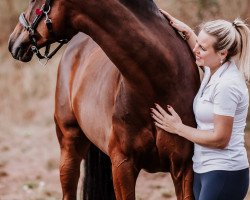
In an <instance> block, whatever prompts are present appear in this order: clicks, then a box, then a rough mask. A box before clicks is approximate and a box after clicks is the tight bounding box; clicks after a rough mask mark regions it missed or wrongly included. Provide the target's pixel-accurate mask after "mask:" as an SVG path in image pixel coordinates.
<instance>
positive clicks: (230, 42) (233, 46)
mask: <svg viewBox="0 0 250 200" xmlns="http://www.w3.org/2000/svg"><path fill="white" fill-rule="evenodd" d="M201 29H202V30H203V31H205V32H206V33H208V34H209V35H212V36H214V37H215V38H216V40H217V42H216V43H215V44H214V49H215V51H216V52H217V51H220V50H228V55H227V57H226V60H229V59H230V58H232V57H234V56H235V57H237V58H238V68H239V70H240V72H241V73H242V74H243V75H244V77H245V79H246V80H247V81H249V79H250V30H249V28H248V26H247V24H246V23H245V22H243V21H242V20H241V19H239V18H237V19H235V20H234V21H233V22H229V21H226V20H214V21H210V22H207V23H205V24H203V25H202V26H201Z"/></svg>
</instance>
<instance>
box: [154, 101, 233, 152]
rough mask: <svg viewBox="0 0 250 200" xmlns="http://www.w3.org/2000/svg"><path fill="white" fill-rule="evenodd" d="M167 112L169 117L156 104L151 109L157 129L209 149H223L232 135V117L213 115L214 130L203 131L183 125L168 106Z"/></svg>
mask: <svg viewBox="0 0 250 200" xmlns="http://www.w3.org/2000/svg"><path fill="white" fill-rule="evenodd" d="M168 111H169V112H170V113H171V115H169V114H168V113H167V112H166V111H165V110H164V109H163V108H162V107H160V106H159V105H158V104H156V109H154V108H152V117H153V118H154V119H155V125H156V126H158V127H159V128H162V129H163V130H165V131H167V132H169V133H174V134H177V135H179V136H181V137H184V138H186V139H187V140H189V141H191V142H194V143H196V144H199V145H202V146H206V147H210V148H217V149H223V148H225V147H226V146H227V145H228V142H229V140H230V137H231V133H232V127H233V119H234V118H233V117H228V116H222V115H215V116H214V130H213V131H204V130H198V129H195V128H192V127H189V126H186V125H184V124H183V123H182V121H181V119H180V117H179V115H178V114H177V113H176V112H175V110H174V109H173V108H172V107H170V106H168Z"/></svg>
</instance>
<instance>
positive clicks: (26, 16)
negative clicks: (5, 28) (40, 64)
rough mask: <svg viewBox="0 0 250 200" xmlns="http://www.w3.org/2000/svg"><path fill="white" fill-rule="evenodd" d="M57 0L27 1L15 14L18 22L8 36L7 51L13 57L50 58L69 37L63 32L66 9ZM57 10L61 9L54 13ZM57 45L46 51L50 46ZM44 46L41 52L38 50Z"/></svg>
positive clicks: (24, 58)
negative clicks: (18, 12)
mask: <svg viewBox="0 0 250 200" xmlns="http://www.w3.org/2000/svg"><path fill="white" fill-rule="evenodd" d="M63 9H64V6H63V3H62V1H59V0H54V1H51V0H30V1H29V5H28V8H27V9H26V11H25V12H23V13H21V15H20V16H19V22H18V24H17V25H16V27H15V29H14V31H13V32H12V34H11V35H10V38H9V51H10V52H11V54H12V56H13V57H14V58H15V59H18V60H20V61H23V62H29V61H30V60H31V59H32V56H33V54H34V53H35V54H36V55H37V56H38V58H39V59H43V58H46V59H49V58H51V57H52V56H53V55H54V54H55V53H56V52H57V51H58V50H59V48H60V47H61V46H62V45H63V44H64V43H66V42H67V41H68V40H69V39H71V38H72V37H73V35H72V34H70V35H67V33H68V32H67V31H61V30H67V28H66V27H67V23H68V21H67V16H65V15H66V14H67V12H63ZM58 11H61V12H58ZM55 42H58V43H60V44H59V46H58V47H57V48H56V49H55V50H54V51H53V52H52V53H49V50H50V45H51V44H52V43H55ZM43 47H46V50H45V55H41V53H40V52H39V49H41V48H43Z"/></svg>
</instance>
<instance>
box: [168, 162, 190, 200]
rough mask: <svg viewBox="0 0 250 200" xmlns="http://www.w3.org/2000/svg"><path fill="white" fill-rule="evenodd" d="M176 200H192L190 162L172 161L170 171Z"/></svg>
mask: <svg viewBox="0 0 250 200" xmlns="http://www.w3.org/2000/svg"><path fill="white" fill-rule="evenodd" d="M170 173H171V176H172V179H173V183H174V186H175V192H176V196H177V200H193V199H194V196H193V169H192V162H191V161H186V162H184V161H183V160H182V161H181V160H178V159H177V160H175V159H174V160H172V165H171V170H170Z"/></svg>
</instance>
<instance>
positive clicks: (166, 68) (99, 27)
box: [71, 0, 188, 89]
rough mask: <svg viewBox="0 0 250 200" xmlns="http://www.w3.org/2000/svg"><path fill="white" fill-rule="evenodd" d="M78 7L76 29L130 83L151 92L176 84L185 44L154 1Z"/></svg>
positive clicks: (102, 1) (105, 1) (107, 0)
mask: <svg viewBox="0 0 250 200" xmlns="http://www.w3.org/2000/svg"><path fill="white" fill-rule="evenodd" d="M78 2H80V1H78ZM145 2H146V3H145ZM143 3H144V4H143ZM82 4H83V5H82ZM75 8H76V9H75V11H74V14H73V15H71V16H72V19H71V21H72V26H73V27H74V28H75V29H77V31H81V32H85V33H87V34H88V35H89V36H90V37H92V38H93V39H94V40H95V41H96V42H97V44H98V45H99V46H100V47H101V48H102V49H103V50H104V51H105V53H106V54H107V55H108V57H109V58H110V59H111V60H112V62H113V63H114V64H115V65H116V67H117V68H118V69H119V71H120V72H121V74H122V75H123V77H124V79H125V80H126V81H127V82H128V83H131V84H133V85H137V86H139V87H140V88H141V87H143V88H145V89H149V88H148V87H150V85H151V86H152V84H153V85H155V86H157V85H158V86H161V85H162V81H165V84H166V82H168V81H173V76H176V74H177V73H178V69H177V67H176V60H177V59H181V58H177V57H178V49H177V48H176V45H177V46H178V45H179V46H180V47H182V46H185V45H183V43H182V42H181V41H180V38H178V36H177V35H176V33H175V32H174V31H173V29H172V28H171V27H170V26H169V23H168V22H167V20H166V19H165V18H164V17H162V15H161V14H160V13H159V11H158V9H157V7H156V6H155V4H154V3H153V2H152V1H149V0H147V1H146V0H145V1H142V0H133V1H131V0H129V1H128V0H127V1H114V0H98V1H85V2H84V3H80V4H79V3H78V6H75ZM184 48H185V47H184ZM184 51H185V50H184ZM186 51H188V50H187V49H186ZM173 66H175V67H173ZM142 84H143V85H142Z"/></svg>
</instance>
